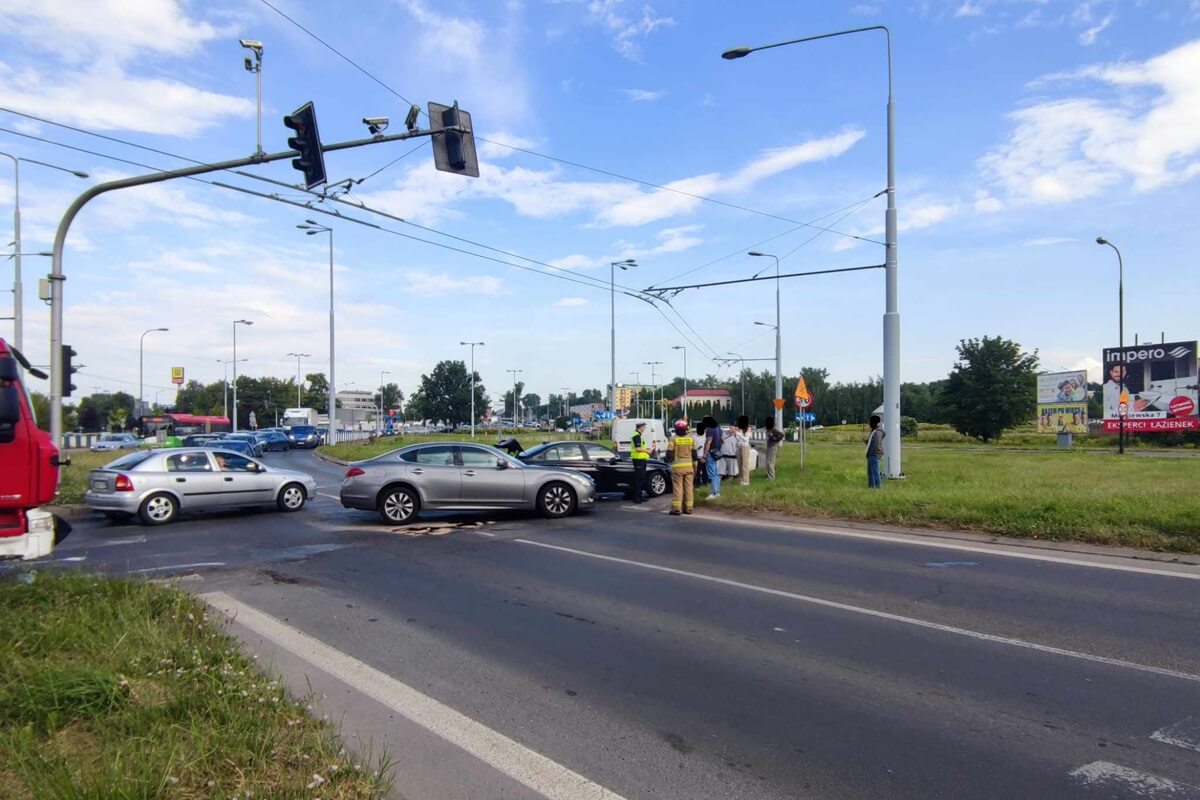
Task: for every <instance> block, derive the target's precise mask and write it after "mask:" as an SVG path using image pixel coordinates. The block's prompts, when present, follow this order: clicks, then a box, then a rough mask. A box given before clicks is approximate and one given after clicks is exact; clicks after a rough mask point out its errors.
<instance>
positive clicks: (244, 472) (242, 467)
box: [212, 450, 275, 506]
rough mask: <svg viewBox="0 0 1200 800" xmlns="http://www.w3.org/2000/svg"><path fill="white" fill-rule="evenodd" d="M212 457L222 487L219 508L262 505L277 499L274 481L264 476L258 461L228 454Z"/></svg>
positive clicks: (218, 453) (217, 453)
mask: <svg viewBox="0 0 1200 800" xmlns="http://www.w3.org/2000/svg"><path fill="white" fill-rule="evenodd" d="M212 456H213V459H214V460H215V461H216V462H217V472H218V475H219V476H220V478H221V486H222V492H221V494H220V495H218V496H217V502H216V503H215V504H216V505H222V506H248V505H260V504H266V503H270V502H272V501H273V500H274V499H275V496H274V478H272V477H271V476H270V474H269V473H264V472H261V471H260V465H259V463H258V462H257V461H255V460H254V459H252V458H250V457H248V456H244V455H242V454H240V453H234V452H232V451H229V450H214V451H213V454H212Z"/></svg>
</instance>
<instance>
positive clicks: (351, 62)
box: [259, 0, 885, 244]
mask: <svg viewBox="0 0 1200 800" xmlns="http://www.w3.org/2000/svg"><path fill="white" fill-rule="evenodd" d="M259 2H260V3H262V4H263V5H265V6H266V7H267V8H269V9H271V10H272V11H274V12H275V13H276V14H278V15H279V16H281V17H283V18H284V19H286V20H287V21H288V22H290V23H292V24H293V25H295V26H296V27H297V28H299V29H300V30H302V31H304V33H306V34H308V35H309V36H311V37H312V38H313V39H315V40H316V41H317V42H319V43H320V44H321V45H322V46H324V47H325V48H326V49H327V50H329V51H330V52H331V53H333V54H334V55H336V56H337V57H338V58H340V59H342V60H343V61H345V62H346V63H347V64H349V65H350V66H352V67H354V68H355V69H356V70H358V71H359V72H361V73H362V74H363V75H366V76H367V77H368V78H370V79H371V80H372V81H374V82H375V83H377V84H379V85H380V86H382V87H383V88H384V89H386V90H387V91H388V92H390V93H391V94H392V95H394V96H395V97H397V98H399V99H400V100H402V101H403V102H404V104H405V105H408V106H411V105H415V104H414V103H412V102H411V101H409V99H408V98H406V97H405V96H404V95H402V94H400V93H399V92H397V91H396V90H395V89H393V88H392V87H391V86H389V85H387V84H386V83H384V82H383V81H382V80H380V79H379V78H377V77H375V76H374V75H372V74H371V73H370V72H369V71H367V69H366V68H365V67H363V66H361V65H359V64H358V63H357V62H356V61H354V59H352V58H350V57H349V56H347V55H346V54H345V53H343V52H342V51H340V50H338V49H337V48H336V47H334V46H333V45H331V44H330V43H329V42H327V41H325V40H324V39H322V38H321V37H320V36H317V35H316V34H315V33H313V32H312V31H310V30H309V29H308V28H306V27H304V26H303V25H301V24H300V23H299V22H297V21H296V20H294V19H292V18H291V17H289V16H288V15H287V14H285V13H283V12H282V11H280V10H279V9H278V8H276V7H275V6H273V5H272V4H271V3H270V2H268V0H259ZM417 108H418V110H420V106H417ZM421 113H422V114H426V112H424V111H421ZM426 116H428V114H426ZM475 139H476V140H477V141H480V142H487V143H488V144H494V145H497V146H498V147H504V148H506V149H508V150H514V151H516V152H518V153H525V154H526V155H531V156H536V157H537V158H544V159H546V160H548V161H554V162H556V163H558V164H565V165H567V166H571V167H576V168H578V169H583V170H587V171H589V172H595V173H597V174H599V175H605V176H607V177H610V178H617V179H618V180H623V181H628V182H630V183H636V184H639V185H641V186H647V187H650V188H652V189H658V190H660V191H664V192H672V193H674V194H678V195H682V196H684V197H690V198H692V199H694V200H700V201H703V202H705V203H714V204H716V205H719V206H724V207H725V208H732V209H735V210H737V211H744V212H746V213H749V214H757V215H759V216H762V217H769V218H771V219H777V220H779V221H781V222H787V223H790V224H792V225H799V226H800V227H804V228H817V229H819V230H821V231H824V232H826V233H836V234H837V235H839V236H846V237H849V238H851V239H858V240H859V241H863V242H869V243H871V244H885V243H884V242H880V241H877V240H875V239H870V238H867V237H865V236H858V235H856V234H853V233H845V232H844V231H837V230H833V229H832V228H822V227H821V226H819V225H812V224H810V223H807V222H801V221H799V220H794V219H788V218H787V217H783V216H780V215H778V214H772V213H770V212H767V211H761V210H759V209H756V208H749V207H747V206H742V205H738V204H737V203H730V202H728V201H726V200H718V199H716V198H715V197H708V196H707V195H702V194H694V193H692V192H685V191H683V190H682V189H676V188H674V187H671V186H664V185H662V184H659V183H654V182H653V181H647V180H643V179H641V178H633V177H630V176H629V175H622V174H621V173H619V172H613V171H612V170H607V169H603V168H601V167H593V166H591V165H589V164H583V163H581V162H578V161H571V160H570V159H566V158H561V157H559V156H552V155H549V154H547V153H539V152H538V151H536V150H531V149H529V148H527V147H520V146H519V145H515V144H510V143H509V142H502V141H498V140H495V139H487V138H484V137H483V136H475Z"/></svg>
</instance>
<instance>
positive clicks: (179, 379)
mask: <svg viewBox="0 0 1200 800" xmlns="http://www.w3.org/2000/svg"><path fill="white" fill-rule="evenodd" d="M171 383H173V384H175V385H176V386H182V385H183V367H171Z"/></svg>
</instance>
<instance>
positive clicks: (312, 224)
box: [296, 219, 337, 444]
mask: <svg viewBox="0 0 1200 800" xmlns="http://www.w3.org/2000/svg"><path fill="white" fill-rule="evenodd" d="M304 221H305V222H306V223H307V224H305V225H297V226H296V227H297V228H299V229H300V230H302V231H305V232H306V233H307V234H308V235H309V236H315V235H316V234H318V233H328V234H329V438H328V442H329V444H336V442H334V440H333V439H334V432H335V431H336V430H337V388H336V385H337V384H336V381H335V379H334V363H335V361H336V359H335V357H334V349H333V322H334V320H333V228H330V227H329V226H328V225H322V224H320V223H319V222H317V221H316V220H311V219H306V220H304Z"/></svg>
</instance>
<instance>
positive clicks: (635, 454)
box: [629, 422, 650, 503]
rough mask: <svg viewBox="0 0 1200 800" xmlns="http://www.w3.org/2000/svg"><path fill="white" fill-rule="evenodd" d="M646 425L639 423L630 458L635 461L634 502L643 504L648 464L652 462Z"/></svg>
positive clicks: (634, 435)
mask: <svg viewBox="0 0 1200 800" xmlns="http://www.w3.org/2000/svg"><path fill="white" fill-rule="evenodd" d="M645 429H646V423H644V422H639V423H638V424H637V429H636V430H635V431H634V434H633V442H632V444H631V446H630V452H629V457H630V458H631V459H633V502H635V503H640V502H642V491H643V490H644V489H645V488H646V462H647V461H649V460H650V448H649V447H647V446H646V436H645V434H644V433H643V431H644V430H645Z"/></svg>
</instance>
